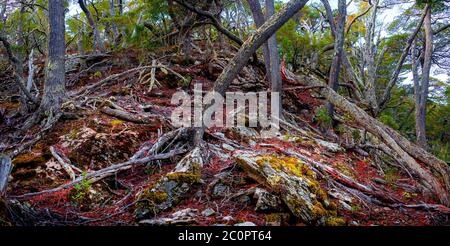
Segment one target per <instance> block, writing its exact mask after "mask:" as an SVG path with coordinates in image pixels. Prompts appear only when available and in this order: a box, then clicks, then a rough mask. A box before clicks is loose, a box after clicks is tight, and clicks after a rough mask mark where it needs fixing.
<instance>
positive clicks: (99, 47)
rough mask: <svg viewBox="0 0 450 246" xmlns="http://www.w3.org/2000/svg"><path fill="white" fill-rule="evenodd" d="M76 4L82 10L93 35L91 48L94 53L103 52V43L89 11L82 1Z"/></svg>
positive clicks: (79, 0)
mask: <svg viewBox="0 0 450 246" xmlns="http://www.w3.org/2000/svg"><path fill="white" fill-rule="evenodd" d="M78 4H79V5H80V8H81V10H83V12H84V14H85V15H86V18H87V20H88V23H89V26H90V27H91V29H92V32H93V34H94V36H93V40H92V46H93V50H94V52H101V51H103V50H104V48H103V42H102V41H101V39H100V32H99V30H98V27H97V23H95V21H94V18H93V17H92V14H91V11H89V9H88V8H87V6H86V3H85V2H84V0H78Z"/></svg>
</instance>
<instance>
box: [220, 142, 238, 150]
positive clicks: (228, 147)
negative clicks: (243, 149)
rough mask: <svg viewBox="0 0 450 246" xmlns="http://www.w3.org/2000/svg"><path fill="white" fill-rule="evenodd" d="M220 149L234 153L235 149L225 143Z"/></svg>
mask: <svg viewBox="0 0 450 246" xmlns="http://www.w3.org/2000/svg"><path fill="white" fill-rule="evenodd" d="M222 148H223V149H226V150H229V151H234V150H235V148H234V147H233V146H231V145H229V144H226V143H224V144H222Z"/></svg>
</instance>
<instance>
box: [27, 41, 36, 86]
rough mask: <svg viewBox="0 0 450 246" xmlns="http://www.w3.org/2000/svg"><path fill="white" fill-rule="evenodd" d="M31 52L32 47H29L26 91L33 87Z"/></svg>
mask: <svg viewBox="0 0 450 246" xmlns="http://www.w3.org/2000/svg"><path fill="white" fill-rule="evenodd" d="M33 53H34V49H31V51H30V55H29V56H28V79H27V91H28V92H31V88H32V87H33V75H34V65H33V60H34V57H33Z"/></svg>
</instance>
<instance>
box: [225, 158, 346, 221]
mask: <svg viewBox="0 0 450 246" xmlns="http://www.w3.org/2000/svg"><path fill="white" fill-rule="evenodd" d="M234 158H235V159H236V161H237V163H238V164H239V165H240V166H241V167H242V168H243V169H244V170H245V171H247V172H248V173H249V175H250V177H251V178H253V179H255V180H256V181H257V182H259V183H260V184H263V185H264V186H266V187H268V188H270V189H271V190H273V191H275V192H276V193H278V195H279V196H280V198H281V199H282V200H283V202H284V203H285V204H286V205H287V207H288V208H289V209H290V210H291V212H292V214H293V215H295V216H296V217H298V218H300V219H302V220H303V221H304V222H305V223H308V224H325V223H326V221H328V220H329V218H335V216H336V214H337V212H336V206H335V204H334V203H332V202H331V201H330V200H329V199H328V197H327V194H326V192H325V191H324V190H323V189H322V188H321V186H320V183H319V182H318V181H317V179H316V173H315V172H314V171H313V170H311V169H310V168H309V167H308V166H307V165H306V164H305V163H303V162H302V161H301V160H299V159H296V158H293V157H275V156H273V155H266V154H261V155H258V154H255V153H253V152H247V151H239V152H236V154H235V155H234Z"/></svg>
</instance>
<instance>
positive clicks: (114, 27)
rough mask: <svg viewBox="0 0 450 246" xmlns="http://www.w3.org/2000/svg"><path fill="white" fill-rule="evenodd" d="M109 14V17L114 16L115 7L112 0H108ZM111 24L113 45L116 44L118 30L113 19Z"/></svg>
mask: <svg viewBox="0 0 450 246" xmlns="http://www.w3.org/2000/svg"><path fill="white" fill-rule="evenodd" d="M109 15H110V16H111V18H114V17H116V8H115V4H114V0H109ZM111 26H112V32H113V39H114V41H113V44H114V46H117V44H118V38H119V30H118V28H117V25H116V22H115V21H114V20H113V21H111Z"/></svg>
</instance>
